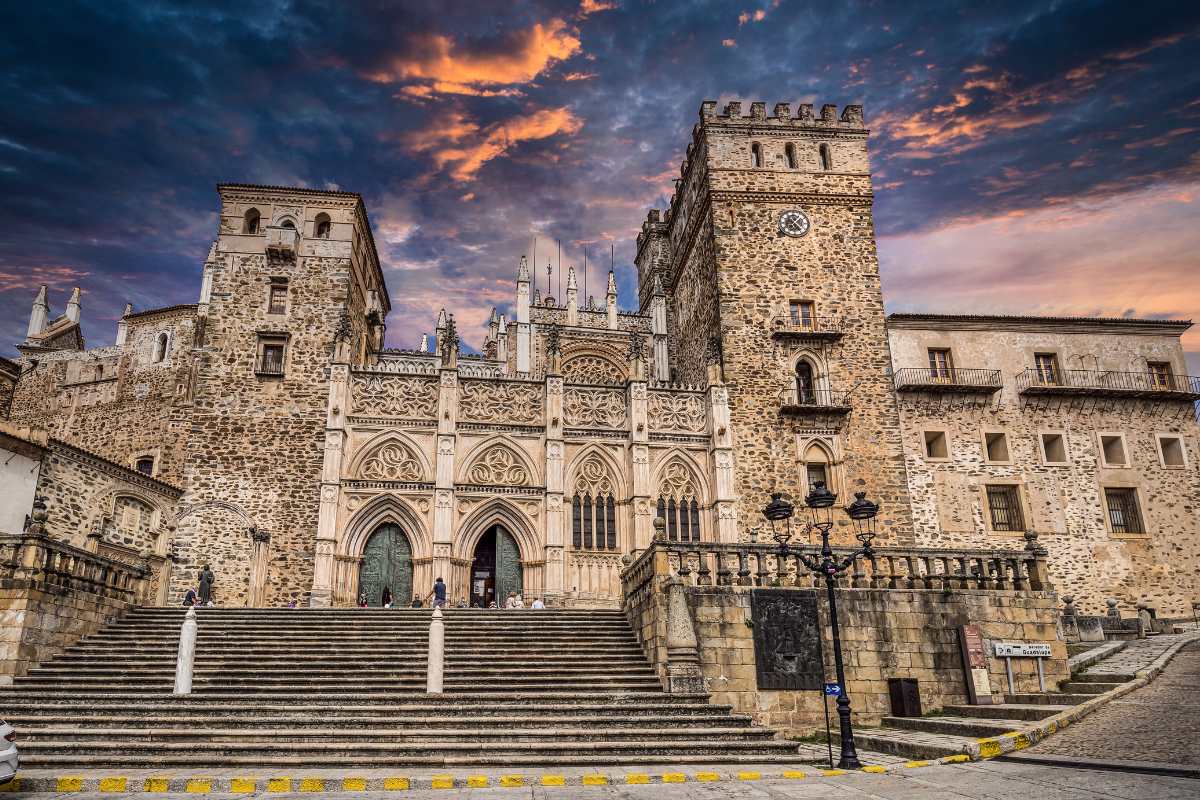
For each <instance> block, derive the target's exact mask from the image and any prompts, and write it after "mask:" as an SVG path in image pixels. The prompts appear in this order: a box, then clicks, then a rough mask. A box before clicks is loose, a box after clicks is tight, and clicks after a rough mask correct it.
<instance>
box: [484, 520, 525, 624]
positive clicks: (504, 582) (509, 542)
mask: <svg viewBox="0 0 1200 800" xmlns="http://www.w3.org/2000/svg"><path fill="white" fill-rule="evenodd" d="M524 582H525V575H524V570H523V569H522V568H521V548H520V547H518V546H517V540H516V538H515V537H514V536H513V535H512V534H511V533H509V532H508V530H507V529H505V527H504V526H503V525H493V526H492V527H490V528H488V529H487V531H485V532H484V534H483V536H480V537H479V541H478V542H477V543H476V544H475V553H474V555H473V558H472V561H471V606H472V608H474V607H476V606H479V605H481V604H482V606H483V607H484V608H487V607H489V606H490V605H491V604H492V603H495V604H496V605H497V606H501V607H503V606H504V602H505V600H507V599H508V594H509V592H516V593H517V594H522V593H523V592H524Z"/></svg>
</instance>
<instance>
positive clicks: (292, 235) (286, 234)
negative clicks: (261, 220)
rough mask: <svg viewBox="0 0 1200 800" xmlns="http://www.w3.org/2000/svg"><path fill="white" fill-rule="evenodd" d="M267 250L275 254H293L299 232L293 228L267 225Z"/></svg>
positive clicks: (298, 238)
mask: <svg viewBox="0 0 1200 800" xmlns="http://www.w3.org/2000/svg"><path fill="white" fill-rule="evenodd" d="M266 234H267V252H268V253H271V254H275V255H286V256H295V255H296V246H297V244H298V243H299V242H300V234H299V232H297V231H296V229H295V228H282V227H275V226H268V227H267V230H266Z"/></svg>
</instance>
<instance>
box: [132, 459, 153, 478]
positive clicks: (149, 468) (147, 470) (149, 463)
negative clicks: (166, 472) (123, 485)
mask: <svg viewBox="0 0 1200 800" xmlns="http://www.w3.org/2000/svg"><path fill="white" fill-rule="evenodd" d="M133 468H134V469H136V470H137V471H138V472H140V473H142V474H143V475H153V474H154V456H141V457H140V458H138V460H137V461H135V462H134V465H133Z"/></svg>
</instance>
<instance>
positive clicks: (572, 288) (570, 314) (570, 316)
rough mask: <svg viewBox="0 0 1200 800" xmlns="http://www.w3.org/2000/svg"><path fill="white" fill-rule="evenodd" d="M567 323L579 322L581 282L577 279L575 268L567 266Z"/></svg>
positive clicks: (575, 323)
mask: <svg viewBox="0 0 1200 800" xmlns="http://www.w3.org/2000/svg"><path fill="white" fill-rule="evenodd" d="M567 324H568V325H578V324H579V283H578V282H577V281H576V280H575V268H574V267H568V268H567Z"/></svg>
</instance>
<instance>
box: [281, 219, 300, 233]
mask: <svg viewBox="0 0 1200 800" xmlns="http://www.w3.org/2000/svg"><path fill="white" fill-rule="evenodd" d="M279 227H281V228H287V229H289V230H293V231H294V230H296V223H294V222H292V221H291V220H290V219H285V220H284V221H283V222H281V223H279Z"/></svg>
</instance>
